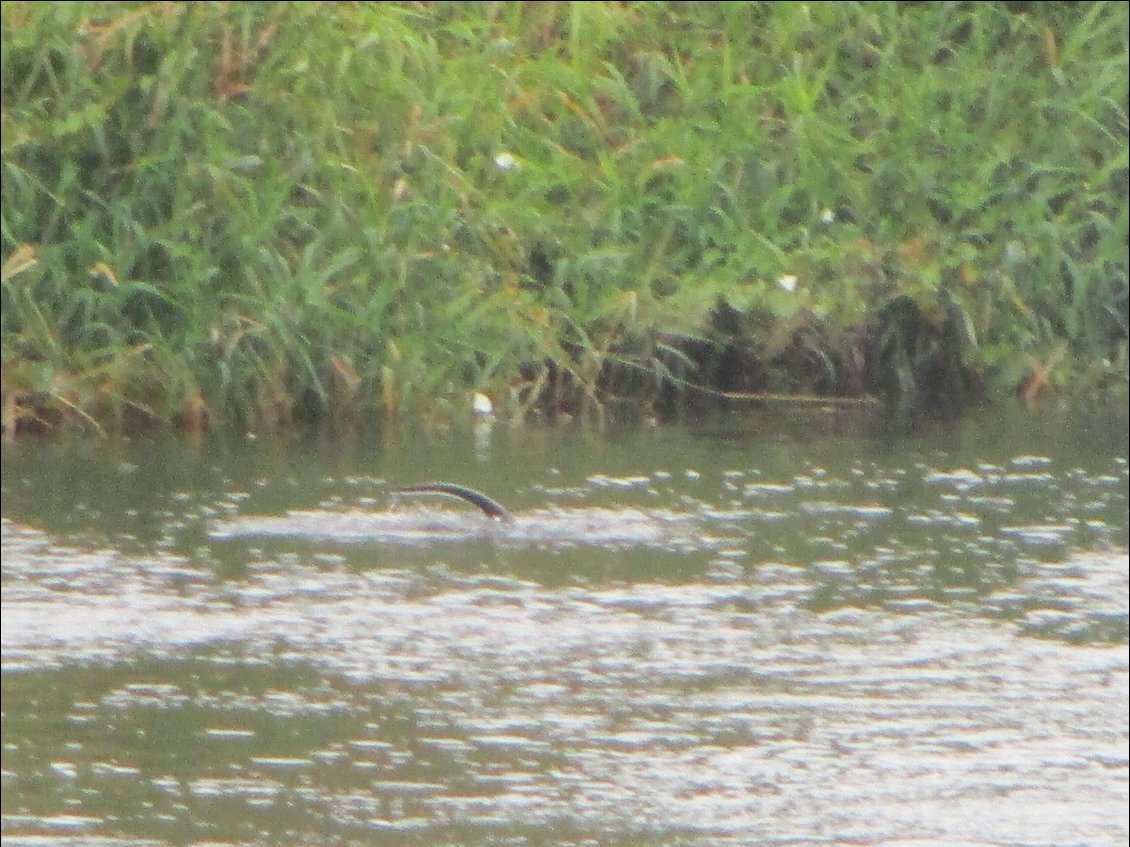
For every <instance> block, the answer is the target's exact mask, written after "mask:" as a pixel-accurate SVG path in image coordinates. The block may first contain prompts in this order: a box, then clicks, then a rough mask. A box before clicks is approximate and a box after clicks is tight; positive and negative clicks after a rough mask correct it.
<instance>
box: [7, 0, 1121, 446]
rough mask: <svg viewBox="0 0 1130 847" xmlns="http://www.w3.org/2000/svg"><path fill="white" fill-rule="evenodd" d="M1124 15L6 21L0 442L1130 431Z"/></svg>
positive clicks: (129, 11)
mask: <svg viewBox="0 0 1130 847" xmlns="http://www.w3.org/2000/svg"><path fill="white" fill-rule="evenodd" d="M1127 9H1128V6H1127V5H1126V4H1122V3H1031V4H1029V3H914V4H902V3H852V2H841V3H811V4H793V3H742V2H733V3H713V2H703V3H697V2H688V3H665V2H636V3H611V2H575V3H570V2H542V3H503V2H484V3H466V2H463V3H458V2H456V3H452V2H439V3H364V4H302V3H234V4H216V3H81V2H80V3H26V2H5V3H4V4H3V12H2V14H3V56H2V58H3V127H2V128H3V133H2V137H3V140H2V143H3V177H2V178H3V184H2V189H3V209H2V233H0V236H2V252H0V259H2V262H3V268H2V283H3V284H2V295H0V296H2V302H0V305H2V330H3V332H2V355H3V386H2V387H3V398H2V408H3V423H4V428H5V432H6V433H7V434H8V435H9V436H11V435H13V434H14V433H17V432H24V431H28V432H30V431H43V430H58V429H67V428H71V427H73V426H78V427H81V428H85V429H87V430H90V431H96V432H111V431H118V430H127V431H132V430H136V429H139V428H159V427H165V426H179V427H181V428H184V429H187V430H201V429H205V428H210V427H221V426H240V427H248V428H254V429H257V430H271V429H277V428H282V427H287V426H289V425H292V424H295V423H301V422H307V421H311V420H315V421H343V420H368V419H374V418H396V417H401V418H403V417H405V416H411V417H413V418H422V419H424V420H430V421H443V420H446V419H449V418H451V417H453V416H458V415H465V414H467V410H468V409H469V408H470V397H471V395H472V394H473V393H475V392H481V393H483V394H486V395H489V396H490V397H492V398H493V400H494V406H495V408H496V410H497V412H498V413H499V414H501V415H506V416H508V417H511V418H514V419H521V418H524V417H526V416H528V415H544V416H549V417H552V416H557V415H574V416H575V415H582V416H589V417H595V418H598V419H600V418H604V417H605V416H607V415H617V416H636V415H647V416H650V415H655V414H658V415H662V414H665V413H673V412H676V411H678V410H681V409H684V408H687V407H691V408H697V407H701V406H711V405H714V404H717V403H722V402H738V401H742V400H747V401H753V400H761V401H765V402H770V401H774V402H775V401H777V400H778V399H779V398H781V397H783V396H784V397H795V398H798V399H799V400H803V399H806V398H820V399H821V400H822V401H823V400H829V401H831V400H838V401H840V402H854V401H857V400H860V399H863V398H877V399H879V400H881V401H885V402H886V403H889V404H890V405H891V406H892V407H894V408H896V409H899V410H931V409H951V408H957V407H960V406H961V405H962V403H964V402H966V401H968V400H969V399H971V398H974V397H984V396H990V397H992V396H1009V395H1013V394H1015V393H1019V394H1020V395H1021V396H1022V397H1023V399H1024V400H1025V401H1027V402H1029V403H1032V404H1037V403H1042V402H1049V400H1050V399H1052V398H1055V397H1057V396H1058V397H1061V398H1062V397H1064V396H1065V395H1066V394H1068V393H1070V396H1072V397H1074V398H1090V397H1107V398H1109V397H1111V396H1115V397H1118V398H1122V399H1124V398H1125V396H1126V387H1127V373H1128V366H1127V229H1128V220H1127V97H1128V93H1127V85H1128V83H1127V50H1128V48H1127V38H1128V36H1127V32H1128V30H1130V20H1128V12H1127Z"/></svg>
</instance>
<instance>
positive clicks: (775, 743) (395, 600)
mask: <svg viewBox="0 0 1130 847" xmlns="http://www.w3.org/2000/svg"><path fill="white" fill-rule="evenodd" d="M750 420H753V419H751V418H747V419H746V420H745V421H743V420H741V419H730V420H719V421H715V422H713V423H711V424H709V425H705V424H704V425H699V426H696V427H687V428H671V429H662V428H661V429H656V430H646V431H640V430H631V431H623V432H612V433H609V434H606V435H604V436H600V437H598V436H588V435H584V434H581V433H576V432H573V433H560V432H549V431H543V430H528V431H523V432H508V431H506V430H504V429H499V428H496V429H495V431H494V432H493V433H489V434H484V433H480V434H478V435H474V434H472V433H454V434H451V435H448V436H441V437H425V436H419V435H413V436H402V437H400V438H399V439H396V438H390V439H387V440H385V441H383V442H365V443H362V442H342V441H340V440H338V441H329V440H326V441H296V442H288V443H264V442H246V443H243V442H240V443H225V444H219V443H209V444H205V445H199V446H193V445H191V444H188V443H186V442H183V441H168V442H160V443H152V442H139V443H121V444H115V445H110V446H108V445H106V444H101V443H94V442H84V443H68V444H51V443H44V442H37V441H23V442H20V443H17V444H15V445H8V446H6V447H4V448H3V454H2V459H3V523H2V534H3V610H2V611H3V614H2V619H0V620H2V648H3V795H2V797H3V799H2V814H0V831H2V833H3V837H4V843H5V844H9V843H10V844H12V845H52V847H59V845H77V844H96V845H101V847H107V845H142V844H145V845H148V844H176V845H179V844H195V843H205V842H206V843H209V844H224V845H228V844H281V845H316V844H343V843H357V844H392V845H425V844H426V845H431V844H444V845H447V844H592V845H596V844H601V845H604V844H611V845H628V844H633V845H634V844H659V843H663V844H684V845H696V847H697V845H704V846H705V845H719V844H721V845H726V844H733V845H736V844H766V845H769V844H771V845H794V844H795V845H801V844H803V845H809V844H843V843H850V844H864V845H872V844H962V845H972V844H992V845H1052V844H1056V845H1060V844H1072V845H1091V844H1094V845H1100V844H1104V845H1105V844H1125V843H1126V842H1127V839H1128V837H1130V827H1128V824H1127V775H1128V735H1130V733H1128V718H1127V709H1128V661H1127V626H1128V624H1127V619H1128V611H1127V610H1128V599H1127V595H1128V558H1127V546H1128V529H1127V508H1128V507H1127V501H1128V496H1127V487H1128V469H1127V427H1126V421H1125V419H1124V417H1120V418H1119V419H1118V420H1117V422H1115V423H1111V422H1110V421H1097V422H1096V421H1091V422H1088V423H1081V422H1076V423H1074V424H1071V425H1068V426H1066V427H1064V426H1061V425H1059V424H1057V423H1055V422H1052V421H1041V420H1038V419H1032V418H1030V417H1027V416H1025V417H1020V418H1017V419H1015V420H1012V421H1006V422H1002V423H999V424H992V425H984V424H981V425H978V424H969V423H966V424H957V425H946V426H943V425H938V426H936V427H933V428H931V429H929V430H928V431H924V432H918V433H915V434H913V435H897V434H869V433H868V431H867V427H866V426H865V425H864V424H862V423H860V422H854V421H851V420H845V419H838V418H837V419H817V420H815V421H805V420H801V419H794V420H788V419H785V420H777V421H776V422H774V423H773V424H771V425H770V424H765V423H750V422H749V421H750ZM435 478H440V479H452V480H457V481H460V482H463V483H466V484H470V485H473V486H476V487H481V488H483V489H484V490H486V491H488V492H490V493H491V494H493V495H494V496H496V497H498V498H499V499H501V500H503V501H504V502H506V504H507V505H508V506H509V507H510V508H511V509H512V510H513V511H514V512H515V516H516V517H515V521H514V522H513V523H512V524H505V525H502V524H499V523H497V522H492V521H490V520H489V519H487V518H485V517H484V516H482V515H480V514H478V513H477V512H475V511H474V510H472V509H469V508H467V507H465V506H463V505H461V504H458V503H454V502H451V501H448V500H445V499H442V498H435V499H412V498H400V499H399V500H398V501H397V500H394V499H393V498H390V496H389V493H388V492H389V488H390V487H392V486H394V485H397V484H404V483H409V482H417V481H420V480H424V479H435Z"/></svg>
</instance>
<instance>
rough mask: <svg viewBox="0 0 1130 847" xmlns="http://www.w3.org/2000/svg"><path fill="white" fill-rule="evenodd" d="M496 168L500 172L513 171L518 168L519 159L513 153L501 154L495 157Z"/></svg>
mask: <svg viewBox="0 0 1130 847" xmlns="http://www.w3.org/2000/svg"><path fill="white" fill-rule="evenodd" d="M494 166H495V167H496V168H498V169H499V170H500V171H512V170H514V169H515V168H517V167H518V157H517V156H515V155H514V154H513V153H499V154H498V155H497V156H495V157H494Z"/></svg>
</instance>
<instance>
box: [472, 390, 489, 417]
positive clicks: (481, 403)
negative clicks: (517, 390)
mask: <svg viewBox="0 0 1130 847" xmlns="http://www.w3.org/2000/svg"><path fill="white" fill-rule="evenodd" d="M471 409H472V411H474V413H475V414H476V415H483V416H486V415H493V414H494V403H492V402H491V400H490V398H489V397H487V396H486V395H485V394H483V393H482V392H481V391H476V392H475V397H474V399H473V400H472V401H471Z"/></svg>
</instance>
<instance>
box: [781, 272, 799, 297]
mask: <svg viewBox="0 0 1130 847" xmlns="http://www.w3.org/2000/svg"><path fill="white" fill-rule="evenodd" d="M796 284H797V276H796V274H781V275H780V276H779V277H777V285H779V286H781V288H783V289H785V291H787V292H789V294H792V293H793V292H794V291H796Z"/></svg>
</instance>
